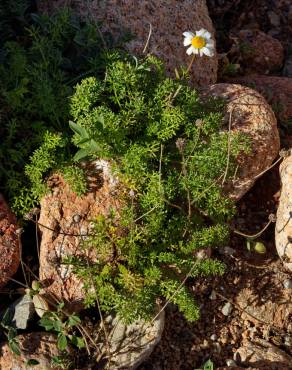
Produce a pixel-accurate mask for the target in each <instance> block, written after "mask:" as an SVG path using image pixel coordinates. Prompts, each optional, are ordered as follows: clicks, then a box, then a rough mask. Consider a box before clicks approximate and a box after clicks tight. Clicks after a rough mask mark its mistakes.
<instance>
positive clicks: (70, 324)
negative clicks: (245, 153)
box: [39, 303, 85, 351]
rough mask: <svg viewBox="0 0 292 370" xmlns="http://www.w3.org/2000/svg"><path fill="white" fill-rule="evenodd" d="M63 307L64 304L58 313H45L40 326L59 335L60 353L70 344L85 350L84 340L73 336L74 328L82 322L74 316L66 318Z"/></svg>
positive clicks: (59, 307) (58, 309)
mask: <svg viewBox="0 0 292 370" xmlns="http://www.w3.org/2000/svg"><path fill="white" fill-rule="evenodd" d="M63 307H64V304H63V303H61V304H59V305H58V307H57V311H56V312H53V311H47V312H45V313H44V315H43V317H42V318H41V320H40V321H39V325H40V326H43V327H44V328H45V329H46V331H54V332H56V333H57V336H58V341H57V346H58V348H59V350H60V351H65V350H66V348H67V346H68V343H71V344H73V345H74V346H76V347H77V348H83V347H84V346H85V343H84V340H83V338H81V337H79V336H76V335H75V334H73V333H74V328H75V327H76V326H78V325H79V324H81V320H80V318H79V317H78V316H76V315H74V314H72V315H69V316H66V317H64V314H63Z"/></svg>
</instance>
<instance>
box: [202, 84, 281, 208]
mask: <svg viewBox="0 0 292 370" xmlns="http://www.w3.org/2000/svg"><path fill="white" fill-rule="evenodd" d="M204 93H207V94H211V95H213V96H217V97H221V98H223V99H224V100H225V101H226V121H227V122H228V121H229V119H230V117H231V130H232V131H234V132H242V133H244V134H246V135H248V137H249V138H250V144H251V151H250V153H248V154H244V155H240V156H239V158H238V162H239V171H238V172H237V176H236V179H235V180H233V181H230V182H229V183H228V184H227V186H226V191H227V192H228V194H229V197H230V198H231V199H234V200H236V201H237V200H239V199H240V198H241V197H242V196H243V195H244V194H245V193H246V192H247V191H248V190H249V189H250V188H251V187H252V186H253V184H254V183H255V181H256V177H257V176H258V175H260V174H261V173H262V171H264V170H265V169H267V168H268V167H269V166H270V165H271V164H272V162H273V160H274V159H275V158H276V156H277V155H278V152H279V147H280V139H279V133H278V129H277V121H276V118H275V115H274V113H273V111H272V109H271V107H270V106H269V104H268V103H267V102H266V100H265V99H264V98H263V97H262V95H260V94H259V93H258V92H257V91H254V90H252V89H250V88H248V87H244V86H241V85H236V84H227V83H221V84H216V85H213V86H211V87H210V88H208V89H207V90H205V92H204ZM227 126H228V125H227Z"/></svg>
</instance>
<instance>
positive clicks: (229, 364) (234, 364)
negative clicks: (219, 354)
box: [226, 359, 236, 366]
mask: <svg viewBox="0 0 292 370" xmlns="http://www.w3.org/2000/svg"><path fill="white" fill-rule="evenodd" d="M226 365H227V366H236V362H235V361H234V360H231V359H228V360H226Z"/></svg>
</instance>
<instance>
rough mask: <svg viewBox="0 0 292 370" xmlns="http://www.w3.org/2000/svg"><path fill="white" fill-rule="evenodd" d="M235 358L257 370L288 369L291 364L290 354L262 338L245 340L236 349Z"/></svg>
mask: <svg viewBox="0 0 292 370" xmlns="http://www.w3.org/2000/svg"><path fill="white" fill-rule="evenodd" d="M235 358H237V359H238V361H240V362H242V363H244V364H245V365H250V366H251V367H252V369H259V370H260V369H265V370H267V369H271V370H272V369H273V370H290V369H291V364H292V357H291V356H289V355H288V354H287V353H285V352H284V351H282V350H280V349H279V348H278V347H276V346H274V345H273V344H271V343H269V342H267V341H265V340H263V339H257V340H256V341H249V340H247V341H246V342H245V343H244V344H243V346H242V347H240V348H239V349H238V350H237V351H236V354H235Z"/></svg>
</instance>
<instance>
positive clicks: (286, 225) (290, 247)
mask: <svg viewBox="0 0 292 370" xmlns="http://www.w3.org/2000/svg"><path fill="white" fill-rule="evenodd" d="M280 176H281V182H282V189H281V196H280V201H279V207H278V210H277V221H276V229H275V237H276V248H277V252H278V254H279V256H280V258H281V260H282V261H283V263H284V266H285V267H286V268H287V269H289V270H290V271H292V154H290V155H289V156H288V157H287V158H285V159H284V160H283V162H282V163H281V165H280Z"/></svg>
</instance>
